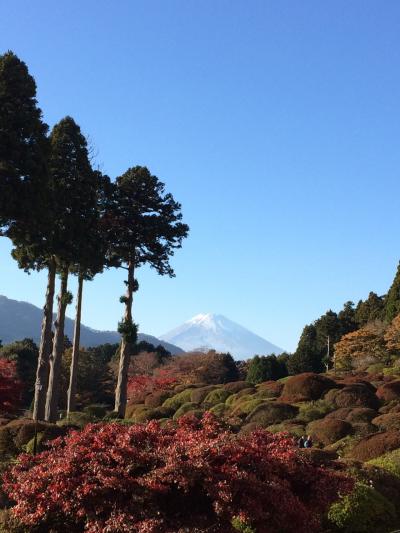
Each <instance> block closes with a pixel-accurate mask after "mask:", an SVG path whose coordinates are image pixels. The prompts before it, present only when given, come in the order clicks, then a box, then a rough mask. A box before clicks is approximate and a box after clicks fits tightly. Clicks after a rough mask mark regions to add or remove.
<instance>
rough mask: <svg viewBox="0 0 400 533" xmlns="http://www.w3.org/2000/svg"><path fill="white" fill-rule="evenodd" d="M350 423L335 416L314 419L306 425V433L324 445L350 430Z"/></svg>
mask: <svg viewBox="0 0 400 533" xmlns="http://www.w3.org/2000/svg"><path fill="white" fill-rule="evenodd" d="M352 429H353V428H352V427H351V424H349V423H348V422H345V421H344V420H338V419H335V418H323V419H322V420H314V421H313V422H310V423H309V424H308V426H307V433H308V434H310V435H312V437H313V438H314V440H316V441H318V442H320V443H322V444H323V445H324V446H327V445H329V444H333V443H334V442H337V441H338V440H340V439H342V438H343V437H346V436H347V435H349V434H350V433H351V432H352Z"/></svg>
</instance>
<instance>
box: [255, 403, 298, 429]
mask: <svg viewBox="0 0 400 533" xmlns="http://www.w3.org/2000/svg"><path fill="white" fill-rule="evenodd" d="M298 412H299V409H298V407H295V406H294V405H290V404H288V403H278V402H264V403H262V404H260V405H258V406H256V407H255V409H253V410H252V411H251V413H250V414H249V415H248V417H247V418H246V423H247V424H249V423H251V422H256V423H257V424H260V426H262V427H267V426H270V425H272V424H277V423H279V422H282V421H283V420H287V419H289V418H295V416H296V415H297V413H298Z"/></svg>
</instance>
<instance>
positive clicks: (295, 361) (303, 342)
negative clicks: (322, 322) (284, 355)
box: [288, 324, 323, 375]
mask: <svg viewBox="0 0 400 533" xmlns="http://www.w3.org/2000/svg"><path fill="white" fill-rule="evenodd" d="M322 369H323V365H322V361H321V354H320V352H319V350H318V344H317V329H316V327H315V325H314V324H309V325H308V326H305V327H304V329H303V332H302V334H301V337H300V340H299V344H298V346H297V350H296V351H295V353H294V354H293V355H291V357H290V359H289V361H288V370H289V374H291V375H293V374H301V373H302V372H321V371H322Z"/></svg>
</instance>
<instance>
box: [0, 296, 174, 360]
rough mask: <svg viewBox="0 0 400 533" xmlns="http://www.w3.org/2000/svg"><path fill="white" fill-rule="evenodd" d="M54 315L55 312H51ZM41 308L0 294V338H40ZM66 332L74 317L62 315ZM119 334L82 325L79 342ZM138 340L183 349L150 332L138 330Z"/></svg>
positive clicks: (71, 333)
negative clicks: (139, 331) (148, 333)
mask: <svg viewBox="0 0 400 533" xmlns="http://www.w3.org/2000/svg"><path fill="white" fill-rule="evenodd" d="M54 316H55V315H54ZM42 318H43V311H42V309H40V308H39V307H36V306H35V305H32V304H30V303H28V302H20V301H17V300H11V299H9V298H7V297H6V296H1V295H0V339H1V341H2V342H3V344H8V343H10V342H13V341H17V340H22V339H24V338H29V339H33V340H34V341H35V342H36V343H39V341H40V328H41V323H42ZM65 334H66V335H67V336H68V337H69V338H70V340H71V341H72V339H73V336H74V321H73V320H72V319H71V318H68V317H66V318H65ZM120 338H121V337H120V335H119V333H117V332H116V331H100V330H97V329H93V328H89V327H88V326H84V325H83V324H82V325H81V346H86V347H88V346H98V345H99V344H106V343H110V344H114V343H117V342H119V341H120ZM139 340H140V341H146V342H150V343H151V344H153V345H154V346H157V345H158V344H162V345H163V346H164V348H165V349H166V350H168V351H170V352H171V353H172V354H174V355H175V354H179V353H182V350H181V349H180V348H178V347H177V346H174V345H173V344H170V343H168V342H165V341H160V340H159V339H157V338H156V337H153V336H152V335H146V334H144V333H139Z"/></svg>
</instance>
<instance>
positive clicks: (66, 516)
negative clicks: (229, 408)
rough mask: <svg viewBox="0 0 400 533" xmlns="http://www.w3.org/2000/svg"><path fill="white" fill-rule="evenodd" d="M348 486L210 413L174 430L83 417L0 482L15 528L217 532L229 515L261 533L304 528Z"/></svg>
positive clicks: (271, 438) (276, 443)
mask: <svg viewBox="0 0 400 533" xmlns="http://www.w3.org/2000/svg"><path fill="white" fill-rule="evenodd" d="M133 465H134V467H133ZM271 486H273V490H271ZM352 487H353V482H352V480H351V479H349V478H348V477H346V476H344V475H343V474H341V473H339V472H337V471H335V469H331V468H329V467H328V466H324V467H320V466H319V465H316V464H314V463H313V462H312V461H311V460H310V459H309V458H307V457H306V456H305V455H304V454H301V453H299V452H298V450H297V449H296V448H295V447H294V446H293V440H292V439H291V438H288V437H285V436H282V435H272V434H271V433H268V432H266V431H262V430H258V431H255V432H253V433H251V434H249V435H240V436H235V435H234V434H233V433H232V432H231V431H229V430H228V429H226V428H225V427H224V426H222V425H220V424H218V422H217V421H216V419H215V417H213V416H212V415H211V414H209V413H207V414H206V415H205V416H204V417H203V420H202V421H201V422H199V421H197V420H195V419H194V418H193V417H191V418H190V417H182V418H181V419H180V420H179V421H178V423H177V426H176V427H175V426H173V425H172V424H168V425H167V426H166V427H164V428H160V426H159V424H158V423H157V422H154V421H153V422H150V423H148V424H147V425H141V424H134V425H131V426H123V425H121V424H116V423H113V424H89V425H87V426H86V427H85V428H84V429H83V430H81V431H72V432H71V433H70V434H69V435H68V436H66V437H65V438H63V439H59V440H58V441H56V443H55V444H54V445H53V446H52V448H51V449H50V451H48V452H44V453H41V454H38V455H36V456H34V457H33V456H30V455H22V456H21V457H20V458H19V461H18V463H16V464H15V465H13V466H12V468H11V469H10V470H9V471H8V472H6V473H5V475H4V483H3V489H4V491H5V492H6V494H7V496H8V497H9V498H10V499H11V500H12V501H13V502H15V503H14V506H13V508H12V514H13V516H14V517H15V518H16V519H18V521H19V522H20V523H21V525H23V526H26V527H27V528H30V530H31V531H34V530H35V528H36V530H37V531H43V532H44V531H52V530H53V531H57V533H70V532H71V531H74V533H83V532H84V531H87V532H89V531H91V532H100V531H110V532H111V531H114V532H117V531H120V532H122V531H135V532H137V533H144V532H150V531H153V532H155V531H162V532H163V533H176V532H177V531H185V530H186V531H193V532H194V531H196V529H198V530H199V531H205V530H209V531H215V532H216V531H218V532H221V533H222V532H225V531H226V532H229V531H231V528H232V525H231V524H232V520H234V519H235V517H240V520H241V521H242V522H245V523H246V524H248V525H250V526H251V527H252V528H254V529H255V530H256V531H260V532H263V533H276V531H285V533H308V532H309V531H310V530H317V529H318V527H319V521H320V517H321V515H322V514H323V513H325V512H326V511H327V509H328V508H329V507H330V506H331V504H332V503H333V502H334V501H335V500H336V499H337V497H338V493H348V492H349V491H350V490H351V489H352Z"/></svg>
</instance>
